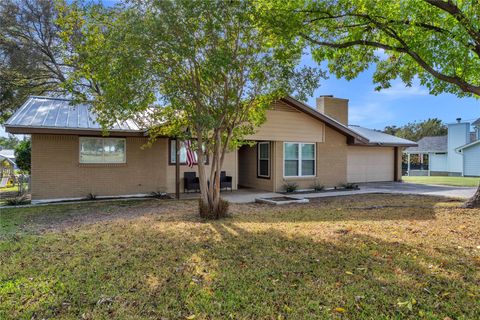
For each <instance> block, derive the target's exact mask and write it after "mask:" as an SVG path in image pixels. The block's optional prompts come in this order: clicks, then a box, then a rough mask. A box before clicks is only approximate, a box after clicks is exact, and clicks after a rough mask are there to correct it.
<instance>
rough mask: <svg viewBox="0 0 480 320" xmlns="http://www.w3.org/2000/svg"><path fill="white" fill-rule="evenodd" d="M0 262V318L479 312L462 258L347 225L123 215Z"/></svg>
mask: <svg viewBox="0 0 480 320" xmlns="http://www.w3.org/2000/svg"><path fill="white" fill-rule="evenodd" d="M0 258H1V259H2V262H5V264H2V266H0V281H1V283H3V285H2V287H1V290H0V301H1V302H2V304H1V307H0V316H3V317H4V318H20V317H25V318H31V317H32V316H35V317H37V318H42V317H59V318H62V317H80V316H83V317H84V318H87V319H89V318H90V319H97V318H154V319H158V318H161V317H165V318H168V319H178V318H185V317H188V316H192V315H195V316H196V319H202V318H209V319H224V318H229V317H231V318H249V319H272V318H278V317H283V318H291V319H313V318H325V319H330V318H334V317H346V318H349V319H372V318H398V319H404V318H411V319H417V318H419V317H424V318H427V319H438V318H440V319H443V318H445V317H447V316H448V317H450V318H465V319H473V318H476V317H477V316H478V314H479V312H480V305H479V302H478V288H479V279H478V273H476V272H477V271H478V270H477V271H476V270H475V267H474V265H473V264H472V263H471V259H470V257H467V256H464V255H462V253H455V254H453V253H446V254H445V256H442V257H437V256H432V255H431V254H429V253H427V252H426V251H424V250H422V249H421V248H414V247H410V246H408V245H403V244H399V243H391V242H386V241H382V240H379V239H376V238H373V237H370V236H366V235H360V234H355V233H348V234H344V235H339V236H338V237H337V238H335V239H331V240H328V241H327V240H319V239H316V238H315V237H314V235H304V234H292V233H285V232H281V231H279V230H276V229H274V228H268V227H262V225H260V227H258V226H257V228H252V229H247V228H246V227H244V226H243V225H242V224H238V223H236V222H233V221H228V220H227V221H225V220H224V221H216V222H211V223H188V224H187V223H185V222H182V221H180V222H178V223H177V224H170V223H167V224H166V223H164V222H161V221H157V222H155V221H149V222H145V223H144V224H141V223H138V222H136V223H134V222H132V223H131V224H123V225H112V226H107V225H104V226H101V227H98V226H97V227H95V228H91V229H89V228H85V229H84V230H81V232H80V231H78V232H75V233H73V232H71V233H62V234H55V235H54V236H51V237H42V238H28V237H26V238H24V239H21V240H20V241H19V242H18V243H15V244H13V245H11V246H8V247H7V246H5V247H4V248H3V249H2V250H0ZM9 284H10V285H9ZM475 295H477V296H475Z"/></svg>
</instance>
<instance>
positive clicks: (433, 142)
mask: <svg viewBox="0 0 480 320" xmlns="http://www.w3.org/2000/svg"><path fill="white" fill-rule="evenodd" d="M447 141H448V136H436V137H423V138H422V139H420V140H418V142H417V143H418V146H417V147H410V148H407V149H406V150H405V152H406V153H428V152H447V150H448V149H447Z"/></svg>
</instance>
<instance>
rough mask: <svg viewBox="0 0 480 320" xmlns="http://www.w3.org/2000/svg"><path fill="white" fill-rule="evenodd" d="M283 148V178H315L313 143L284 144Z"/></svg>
mask: <svg viewBox="0 0 480 320" xmlns="http://www.w3.org/2000/svg"><path fill="white" fill-rule="evenodd" d="M283 146H284V147H283V159H284V160H283V161H284V165H283V168H284V171H283V172H284V176H285V177H311V176H315V167H316V152H315V143H300V142H285V143H284V144H283Z"/></svg>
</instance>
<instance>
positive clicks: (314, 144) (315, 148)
mask: <svg viewBox="0 0 480 320" xmlns="http://www.w3.org/2000/svg"><path fill="white" fill-rule="evenodd" d="M287 143H290V144H298V160H297V161H298V175H297V176H286V175H285V160H286V159H285V150H286V148H285V146H286V144H287ZM307 144H313V162H314V164H313V175H302V146H303V145H307ZM316 176H317V144H316V143H315V142H290V141H285V142H284V143H283V178H285V179H289V178H313V177H316Z"/></svg>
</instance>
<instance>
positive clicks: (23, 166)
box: [15, 140, 32, 174]
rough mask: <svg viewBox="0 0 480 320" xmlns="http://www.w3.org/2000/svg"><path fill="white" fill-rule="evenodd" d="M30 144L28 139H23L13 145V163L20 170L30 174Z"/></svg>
mask: <svg viewBox="0 0 480 320" xmlns="http://www.w3.org/2000/svg"><path fill="white" fill-rule="evenodd" d="M31 154H32V146H31V143H30V140H23V141H22V142H20V143H19V144H17V146H16V147H15V163H16V164H17V166H18V168H19V169H20V170H22V171H25V172H28V173H29V174H30V169H31V162H32V160H31V158H32V157H31Z"/></svg>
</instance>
